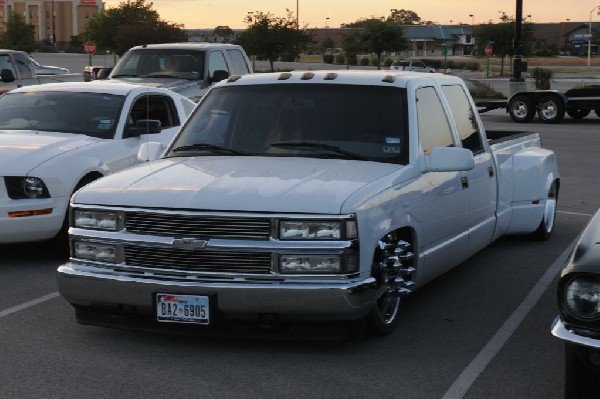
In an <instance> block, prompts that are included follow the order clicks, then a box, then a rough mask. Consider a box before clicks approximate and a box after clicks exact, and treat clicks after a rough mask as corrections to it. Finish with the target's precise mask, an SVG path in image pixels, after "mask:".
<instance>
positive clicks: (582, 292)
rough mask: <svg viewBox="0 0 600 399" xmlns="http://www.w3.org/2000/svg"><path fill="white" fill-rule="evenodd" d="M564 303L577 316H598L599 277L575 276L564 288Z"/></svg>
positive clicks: (599, 297) (599, 299) (599, 298)
mask: <svg viewBox="0 0 600 399" xmlns="http://www.w3.org/2000/svg"><path fill="white" fill-rule="evenodd" d="M564 304H565V306H566V307H567V309H568V310H569V311H570V312H571V313H573V315H575V316H576V317H578V318H581V319H595V318H598V317H600V278H598V277H596V276H585V275H583V276H577V277H575V278H573V279H572V280H571V281H569V282H568V283H567V285H566V286H565V288H564Z"/></svg>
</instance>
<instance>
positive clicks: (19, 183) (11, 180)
mask: <svg viewBox="0 0 600 399" xmlns="http://www.w3.org/2000/svg"><path fill="white" fill-rule="evenodd" d="M4 183H5V184H6V191H7V192H8V196H9V197H10V198H11V199H36V198H50V193H49V192H48V188H47V187H46V185H45V184H44V181H43V180H42V179H40V178H39V177H31V176H6V177H5V178H4Z"/></svg>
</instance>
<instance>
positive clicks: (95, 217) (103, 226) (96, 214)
mask: <svg viewBox="0 0 600 399" xmlns="http://www.w3.org/2000/svg"><path fill="white" fill-rule="evenodd" d="M73 226H74V227H78V228H81V229H90V230H105V231H117V229H118V227H119V214H118V213H117V212H108V211H95V210H84V209H75V210H74V211H73Z"/></svg>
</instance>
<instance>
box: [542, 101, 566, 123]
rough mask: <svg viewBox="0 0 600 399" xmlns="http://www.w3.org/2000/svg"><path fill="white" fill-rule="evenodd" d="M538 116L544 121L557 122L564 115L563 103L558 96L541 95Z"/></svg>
mask: <svg viewBox="0 0 600 399" xmlns="http://www.w3.org/2000/svg"><path fill="white" fill-rule="evenodd" d="M538 116H539V117H540V119H541V120H542V121H543V122H544V123H559V122H560V121H562V120H563V118H564V117H565V104H564V103H563V102H562V100H561V99H560V97H557V96H546V97H542V99H541V101H540V106H539V109H538Z"/></svg>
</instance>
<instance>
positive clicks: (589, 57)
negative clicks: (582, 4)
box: [587, 6, 600, 68]
mask: <svg viewBox="0 0 600 399" xmlns="http://www.w3.org/2000/svg"><path fill="white" fill-rule="evenodd" d="M597 8H600V6H596V7H594V8H592V9H591V10H590V26H589V29H588V65H587V67H588V68H590V67H591V65H592V13H593V12H594V10H595V9H597Z"/></svg>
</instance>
